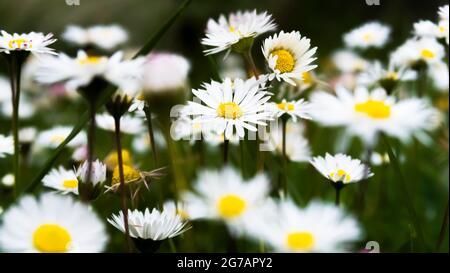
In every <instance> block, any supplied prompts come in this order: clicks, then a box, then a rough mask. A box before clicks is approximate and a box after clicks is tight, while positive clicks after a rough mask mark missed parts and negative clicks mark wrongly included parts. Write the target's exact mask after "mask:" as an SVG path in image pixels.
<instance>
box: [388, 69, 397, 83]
mask: <svg viewBox="0 0 450 273" xmlns="http://www.w3.org/2000/svg"><path fill="white" fill-rule="evenodd" d="M386 79H388V80H393V81H396V80H398V73H397V72H394V71H389V72H388V73H387V74H386Z"/></svg>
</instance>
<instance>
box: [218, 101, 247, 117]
mask: <svg viewBox="0 0 450 273" xmlns="http://www.w3.org/2000/svg"><path fill="white" fill-rule="evenodd" d="M217 115H218V116H219V117H223V118H226V119H238V118H240V117H242V115H243V112H242V109H241V107H239V105H237V103H235V102H223V103H221V104H220V105H219V107H218V108H217Z"/></svg>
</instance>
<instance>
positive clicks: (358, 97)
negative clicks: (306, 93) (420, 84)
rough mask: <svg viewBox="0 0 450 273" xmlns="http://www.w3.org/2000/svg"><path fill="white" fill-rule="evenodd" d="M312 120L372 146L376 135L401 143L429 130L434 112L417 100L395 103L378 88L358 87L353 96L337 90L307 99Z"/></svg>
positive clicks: (394, 100)
mask: <svg viewBox="0 0 450 273" xmlns="http://www.w3.org/2000/svg"><path fill="white" fill-rule="evenodd" d="M311 103H312V104H313V106H314V108H313V109H314V111H313V112H312V113H311V116H312V117H313V119H314V120H315V121H317V122H319V123H321V124H323V125H325V126H346V130H347V132H348V133H349V134H351V135H356V136H359V137H360V138H361V139H362V140H363V141H364V142H365V143H366V144H367V145H369V146H371V145H374V144H375V143H376V141H377V138H378V134H379V133H385V134H387V135H390V136H392V137H396V138H399V139H400V140H403V141H405V142H406V141H408V140H410V139H411V138H412V137H413V135H414V134H417V133H418V132H420V131H422V130H432V129H433V128H432V127H431V121H432V120H433V119H434V117H435V116H436V115H437V111H436V110H435V109H434V108H432V107H430V106H429V104H428V102H427V101H426V100H423V99H419V98H408V99H402V100H400V101H397V100H396V99H395V98H394V97H391V96H388V95H386V92H385V91H384V90H383V89H381V88H378V89H375V90H373V91H372V92H369V91H368V90H367V88H365V87H358V88H356V89H355V91H354V93H352V92H350V91H349V90H347V89H345V88H343V87H338V88H337V89H336V96H334V95H332V94H329V93H326V92H323V91H319V92H315V93H314V94H313V95H312V96H311Z"/></svg>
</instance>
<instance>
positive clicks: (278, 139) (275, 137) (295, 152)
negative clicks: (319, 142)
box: [269, 122, 311, 162]
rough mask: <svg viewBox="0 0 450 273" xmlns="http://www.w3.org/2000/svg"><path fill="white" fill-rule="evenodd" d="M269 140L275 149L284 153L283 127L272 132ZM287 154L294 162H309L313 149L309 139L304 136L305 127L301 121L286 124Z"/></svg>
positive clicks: (279, 152)
mask: <svg viewBox="0 0 450 273" xmlns="http://www.w3.org/2000/svg"><path fill="white" fill-rule="evenodd" d="M269 137H270V139H269V141H270V144H271V147H272V148H273V151H275V152H277V153H278V154H282V153H283V138H282V127H281V126H279V127H278V129H277V130H275V131H274V132H272V131H271V132H270V134H269ZM286 156H287V157H288V158H289V160H291V161H294V162H308V161H309V159H310V157H311V149H310V147H309V143H308V140H307V139H306V138H305V137H304V128H303V125H302V124H301V123H294V122H288V123H287V124H286Z"/></svg>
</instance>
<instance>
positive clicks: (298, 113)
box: [271, 99, 311, 122]
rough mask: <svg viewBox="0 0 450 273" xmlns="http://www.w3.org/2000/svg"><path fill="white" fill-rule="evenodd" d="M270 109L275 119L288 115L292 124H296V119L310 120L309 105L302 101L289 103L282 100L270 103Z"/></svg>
mask: <svg viewBox="0 0 450 273" xmlns="http://www.w3.org/2000/svg"><path fill="white" fill-rule="evenodd" d="M271 107H272V108H273V112H274V113H275V115H276V117H277V118H280V117H281V116H283V115H284V114H288V115H289V116H290V117H291V118H292V121H293V122H297V118H303V119H311V117H310V116H309V112H310V105H309V103H308V102H307V101H305V100H304V99H299V100H297V101H289V102H287V101H286V100H285V99H283V100H282V101H281V102H280V103H271Z"/></svg>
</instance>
